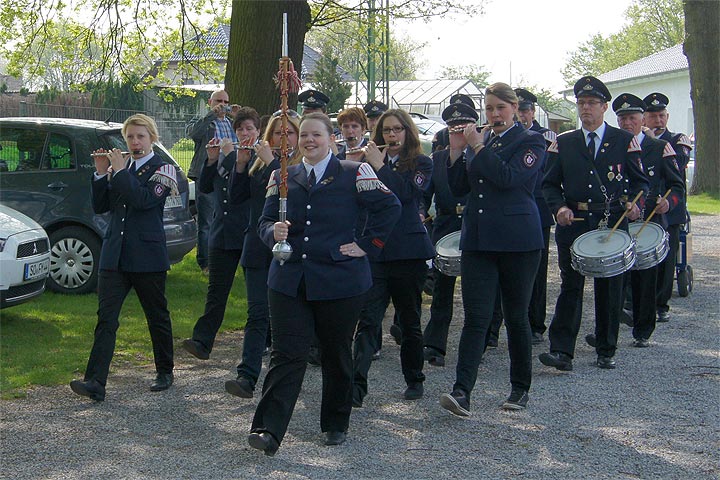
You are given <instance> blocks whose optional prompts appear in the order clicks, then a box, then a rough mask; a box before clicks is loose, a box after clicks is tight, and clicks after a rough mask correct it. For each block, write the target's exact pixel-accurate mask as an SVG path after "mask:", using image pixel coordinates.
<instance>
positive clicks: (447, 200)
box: [423, 103, 478, 367]
mask: <svg viewBox="0 0 720 480" xmlns="http://www.w3.org/2000/svg"><path fill="white" fill-rule="evenodd" d="M442 119H443V120H444V121H445V123H446V124H447V125H448V127H450V128H452V129H453V131H452V133H449V136H450V148H448V149H443V150H438V151H436V152H433V154H432V161H433V173H432V178H431V179H430V185H429V186H428V189H427V190H426V192H425V207H426V209H427V210H429V209H430V205H431V202H432V201H434V203H435V216H434V217H433V220H432V221H433V228H432V235H431V240H432V243H433V245H437V243H438V241H439V240H440V239H441V238H443V237H444V236H446V235H449V234H451V233H453V232H457V231H459V230H460V228H461V226H462V213H463V209H464V208H465V203H466V202H467V195H463V196H460V197H456V196H455V195H453V193H452V191H451V190H450V186H449V185H448V174H447V164H448V161H450V162H455V161H457V159H458V158H460V157H462V156H464V155H465V148H466V147H467V140H466V139H465V135H463V130H464V128H463V127H465V125H468V124H475V122H477V120H478V114H477V112H476V111H475V109H473V108H471V107H469V106H467V105H465V104H462V103H456V104H453V105H450V106H449V107H447V108H445V110H443V112H442ZM434 274H435V281H434V282H433V290H432V304H431V305H430V320H428V323H427V326H426V327H425V331H424V332H423V343H424V352H423V353H424V358H425V360H426V361H427V362H428V363H429V364H430V365H434V366H437V367H442V366H444V365H445V354H446V350H447V338H448V330H449V329H450V321H451V320H452V316H453V301H454V296H455V281H456V279H457V277H455V276H450V275H445V274H444V273H442V272H440V271H435V272H434Z"/></svg>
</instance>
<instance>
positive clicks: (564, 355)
mask: <svg viewBox="0 0 720 480" xmlns="http://www.w3.org/2000/svg"><path fill="white" fill-rule="evenodd" d="M573 90H574V92H575V97H576V98H577V107H578V116H579V117H580V120H581V122H582V128H580V129H577V130H573V131H571V132H566V133H564V134H562V135H558V137H557V140H556V141H555V142H554V143H553V144H552V145H550V147H549V148H548V154H549V155H548V163H547V166H546V169H545V172H546V173H545V178H544V179H543V184H542V185H543V194H544V195H545V199H546V200H547V202H548V205H549V207H550V210H551V211H552V212H554V214H555V220H556V221H557V226H556V227H555V243H556V244H557V249H558V263H559V266H560V278H561V285H560V295H559V296H558V299H557V304H556V306H555V316H554V318H553V320H552V322H551V323H550V328H549V339H550V351H549V352H546V353H542V354H541V355H540V362H542V363H543V364H544V365H547V366H550V367H554V368H556V369H558V370H563V371H568V370H572V359H573V356H574V354H575V342H576V340H577V334H578V332H579V330H580V321H581V318H582V297H583V289H584V286H585V277H583V276H582V274H580V273H578V272H576V271H575V270H574V269H573V268H572V265H571V246H572V244H573V242H574V241H575V239H576V238H578V237H579V236H580V235H582V234H583V233H586V232H590V231H592V230H594V229H597V228H598V227H601V228H608V226H609V227H612V226H614V225H615V223H616V222H617V221H618V220H619V218H620V216H621V215H622V214H623V212H624V211H626V210H627V215H626V218H627V219H629V220H636V219H637V218H639V217H640V209H641V208H642V207H643V205H644V201H643V199H642V196H641V198H640V199H639V201H638V203H637V204H633V203H632V200H633V199H634V197H635V196H636V194H638V193H639V192H640V191H643V192H647V191H648V180H647V177H646V176H645V173H644V172H643V170H642V164H641V162H640V145H639V144H638V142H637V139H636V138H635V137H634V136H633V134H631V133H629V132H626V131H624V130H620V129H619V128H615V127H612V126H610V125H608V124H607V123H605V122H604V120H603V117H604V114H605V112H606V111H607V108H608V102H609V101H610V100H611V98H612V96H611V95H610V92H609V91H608V89H607V87H606V86H605V84H604V83H603V82H601V81H600V80H598V79H597V78H595V77H592V76H585V77H582V78H581V79H579V80H578V81H577V82H576V83H575V86H574V88H573ZM621 228H622V229H623V230H626V231H627V221H625V220H624V221H623V223H622V227H621ZM594 286H595V336H596V338H597V347H596V349H595V350H596V352H597V361H596V365H597V366H598V367H600V368H607V369H611V368H615V360H614V359H613V357H614V355H615V348H616V344H617V335H618V330H619V317H620V311H621V307H622V294H623V288H622V286H623V276H622V275H615V276H613V277H609V278H595V279H594Z"/></svg>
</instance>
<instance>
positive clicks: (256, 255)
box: [230, 157, 280, 268]
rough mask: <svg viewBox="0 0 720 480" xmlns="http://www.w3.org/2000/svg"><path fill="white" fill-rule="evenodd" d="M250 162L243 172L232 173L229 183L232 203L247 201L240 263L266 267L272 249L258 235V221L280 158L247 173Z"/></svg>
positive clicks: (268, 264) (244, 265)
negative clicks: (246, 215) (247, 208)
mask: <svg viewBox="0 0 720 480" xmlns="http://www.w3.org/2000/svg"><path fill="white" fill-rule="evenodd" d="M251 166H252V163H248V166H247V168H246V169H245V171H244V172H243V173H237V172H235V173H234V176H235V178H233V181H232V182H231V185H230V195H231V196H232V199H233V203H234V204H242V203H244V202H246V201H248V202H249V218H250V220H249V223H248V228H247V229H246V231H245V243H244V244H243V251H242V255H241V256H240V265H242V266H243V267H244V268H268V267H269V266H270V262H271V261H272V251H271V250H270V249H269V248H268V246H267V245H265V243H264V242H263V241H262V240H261V239H260V237H259V236H258V231H257V227H258V221H259V220H260V216H261V215H262V212H263V208H264V207H265V193H266V192H267V185H268V181H269V180H270V175H272V172H273V171H275V170H276V169H278V168H280V160H279V159H278V158H277V157H275V159H274V160H273V161H272V162H270V164H269V165H266V166H265V168H263V169H262V170H259V171H257V172H255V173H253V175H252V176H249V175H248V172H249V170H250V167H251Z"/></svg>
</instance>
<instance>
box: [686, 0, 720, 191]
mask: <svg viewBox="0 0 720 480" xmlns="http://www.w3.org/2000/svg"><path fill="white" fill-rule="evenodd" d="M683 9H684V10H685V32H686V39H685V43H684V45H683V51H684V52H685V56H686V57H687V59H688V64H689V65H690V97H691V99H692V103H693V116H694V122H695V175H694V178H693V184H692V186H691V189H690V193H710V194H712V195H715V196H717V195H718V194H720V136H719V135H718V132H720V120H718V111H719V110H718V92H720V73H719V72H720V65H719V59H720V2H718V1H717V0H685V1H683Z"/></svg>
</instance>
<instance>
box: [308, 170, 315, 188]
mask: <svg viewBox="0 0 720 480" xmlns="http://www.w3.org/2000/svg"><path fill="white" fill-rule="evenodd" d="M308 185H310V186H311V187H314V186H315V169H314V168H313V169H311V170H310V175H309V176H308Z"/></svg>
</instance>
